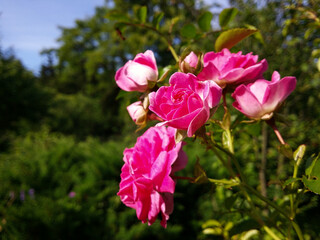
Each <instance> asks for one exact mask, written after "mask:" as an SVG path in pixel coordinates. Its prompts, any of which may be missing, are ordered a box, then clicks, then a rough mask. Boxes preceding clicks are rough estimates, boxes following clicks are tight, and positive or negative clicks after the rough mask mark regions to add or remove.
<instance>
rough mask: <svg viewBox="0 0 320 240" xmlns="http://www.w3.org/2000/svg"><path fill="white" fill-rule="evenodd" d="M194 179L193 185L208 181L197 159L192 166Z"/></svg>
mask: <svg viewBox="0 0 320 240" xmlns="http://www.w3.org/2000/svg"><path fill="white" fill-rule="evenodd" d="M194 177H195V180H194V182H195V183H206V182H208V181H209V180H208V177H207V174H206V172H205V171H204V169H203V168H202V167H201V165H200V163H199V158H198V159H197V161H196V164H195V166H194Z"/></svg>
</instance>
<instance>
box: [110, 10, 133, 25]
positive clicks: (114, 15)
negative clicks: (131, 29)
mask: <svg viewBox="0 0 320 240" xmlns="http://www.w3.org/2000/svg"><path fill="white" fill-rule="evenodd" d="M105 17H106V18H108V19H109V20H112V21H124V22H130V21H131V20H130V18H129V17H128V16H127V15H125V14H123V13H121V12H118V11H115V10H114V11H110V12H108V13H107V14H106V16H105Z"/></svg>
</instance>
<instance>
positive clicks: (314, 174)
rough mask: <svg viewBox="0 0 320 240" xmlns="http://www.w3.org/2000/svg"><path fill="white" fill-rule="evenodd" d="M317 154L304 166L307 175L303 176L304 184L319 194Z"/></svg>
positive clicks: (319, 163)
mask: <svg viewBox="0 0 320 240" xmlns="http://www.w3.org/2000/svg"><path fill="white" fill-rule="evenodd" d="M319 156H320V155H318V156H317V157H316V158H315V159H313V160H311V162H310V161H309V162H308V164H309V165H307V168H306V174H307V176H303V183H304V185H305V186H306V187H307V188H308V189H309V190H310V191H312V192H314V193H316V194H320V161H319Z"/></svg>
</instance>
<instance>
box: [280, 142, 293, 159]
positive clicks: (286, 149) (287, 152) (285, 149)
mask: <svg viewBox="0 0 320 240" xmlns="http://www.w3.org/2000/svg"><path fill="white" fill-rule="evenodd" d="M278 150H279V152H280V153H281V154H282V155H284V156H286V157H287V158H289V159H293V152H292V149H291V147H290V145H289V144H281V145H280V146H279V147H278Z"/></svg>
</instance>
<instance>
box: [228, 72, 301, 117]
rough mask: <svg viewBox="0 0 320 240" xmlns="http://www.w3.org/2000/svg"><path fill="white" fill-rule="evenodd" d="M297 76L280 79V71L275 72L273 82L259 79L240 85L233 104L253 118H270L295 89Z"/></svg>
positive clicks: (234, 95)
mask: <svg viewBox="0 0 320 240" xmlns="http://www.w3.org/2000/svg"><path fill="white" fill-rule="evenodd" d="M296 83H297V80H296V78H295V77H284V78H282V79H280V74H279V73H278V72H276V71H275V72H273V74H272V78H271V82H270V81H267V80H264V79H259V80H256V81H255V82H254V83H250V84H248V85H247V86H246V85H240V86H239V87H237V88H236V90H235V91H234V93H233V94H232V97H233V98H234V99H235V100H236V101H235V102H234V103H233V106H234V107H235V108H236V109H238V110H239V111H240V112H242V113H243V114H244V115H246V116H247V117H249V118H252V119H264V120H267V119H270V118H271V117H272V116H273V112H274V111H275V110H277V108H278V107H279V106H280V105H281V104H282V102H283V101H284V100H285V99H286V98H287V97H288V96H289V94H290V93H291V92H292V91H293V90H294V89H295V87H296Z"/></svg>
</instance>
